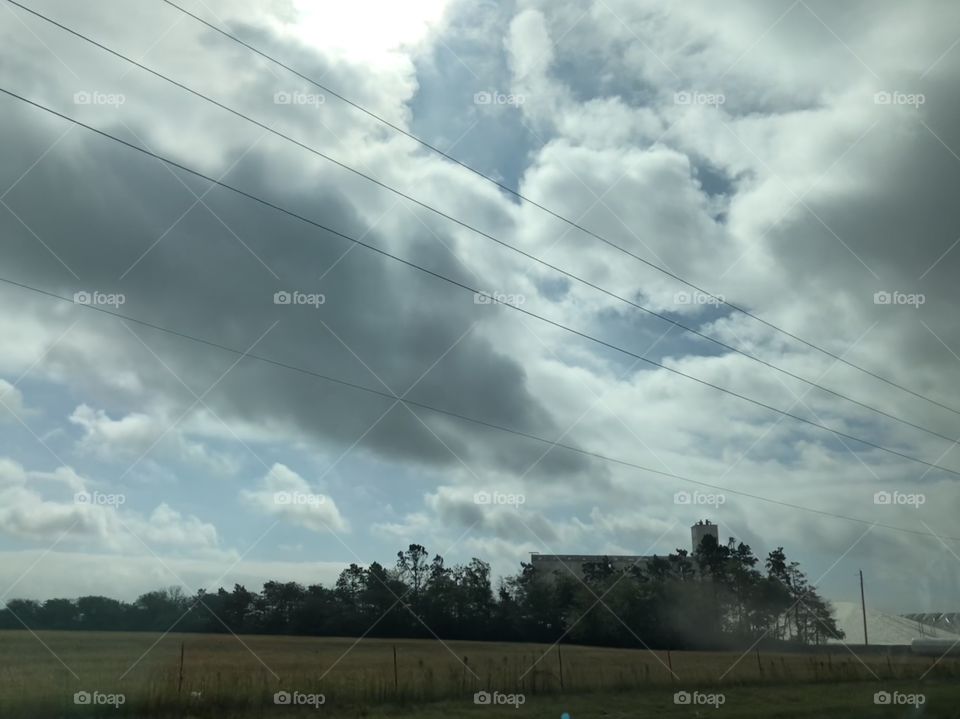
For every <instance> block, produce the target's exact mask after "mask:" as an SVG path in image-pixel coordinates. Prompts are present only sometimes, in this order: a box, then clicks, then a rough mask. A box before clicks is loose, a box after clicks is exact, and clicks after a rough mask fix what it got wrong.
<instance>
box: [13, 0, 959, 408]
mask: <svg viewBox="0 0 960 719" xmlns="http://www.w3.org/2000/svg"><path fill="white" fill-rule="evenodd" d="M8 2H13V0H8ZM162 2H164V3H166V4H167V5H169V6H170V7H173V8H175V9H177V10H178V11H180V12H181V13H183V14H184V15H187V16H189V17H191V18H193V19H194V20H195V21H197V22H199V23H201V24H202V25H204V26H206V27H208V28H210V29H211V30H213V31H215V32H217V33H219V34H220V35H222V36H224V37H226V38H228V39H230V40H232V41H233V42H236V43H238V44H239V45H242V46H243V47H245V48H247V49H248V50H250V51H251V52H253V53H255V54H256V55H259V56H260V57H262V58H264V59H265V60H268V61H269V62H271V63H273V64H275V65H277V66H278V67H281V68H283V69H284V70H286V71H288V72H290V73H292V74H293V75H295V76H296V77H299V78H300V79H301V80H304V81H306V82H308V83H310V84H311V85H313V86H314V87H317V88H319V89H320V90H323V91H324V92H325V93H328V94H329V95H330V96H332V97H335V98H337V99H338V100H340V101H342V102H344V103H346V104H347V105H349V106H351V107H353V108H354V109H356V110H359V111H360V112H362V113H364V114H365V115H367V116H368V117H370V118H372V119H374V120H376V121H377V122H379V123H381V124H383V125H385V126H386V127H389V128H390V129H392V130H394V131H395V132H398V133H400V134H401V135H403V136H405V137H407V138H409V139H410V140H413V141H414V142H416V143H417V144H419V145H421V146H422V147H424V148H426V149H428V150H430V151H431V152H434V153H436V154H437V155H439V156H441V157H443V158H445V159H447V160H449V161H450V162H452V163H454V164H456V165H459V166H460V167H462V168H463V169H465V170H467V171H469V172H471V173H473V174H474V175H476V176H477V177H480V178H482V179H484V180H486V181H487V182H490V183H491V184H493V185H495V186H496V187H498V188H500V189H501V190H503V191H504V192H506V193H508V194H510V195H512V196H513V197H515V198H517V199H518V200H521V201H522V202H526V203H527V204H529V205H531V206H533V207H536V208H538V209H539V210H542V211H543V212H545V213H547V214H548V215H550V216H552V217H554V218H555V219H557V220H560V221H561V222H563V223H565V224H567V225H569V226H570V227H573V228H575V229H577V230H579V231H580V232H583V233H584V234H586V235H589V236H590V237H593V238H594V239H596V240H599V241H601V242H603V243H604V244H606V245H609V246H610V247H612V248H614V249H615V250H617V251H619V252H621V253H623V254H625V255H628V256H629V257H632V258H633V259H635V260H637V261H638V262H641V263H643V264H645V265H647V266H648V267H650V268H651V269H654V270H656V271H657V272H660V273H661V274H664V275H666V276H667V277H670V278H671V279H674V280H676V281H677V282H680V283H681V284H683V285H685V286H686V287H689V288H690V289H692V290H695V291H697V292H701V293H703V294H704V295H705V296H708V297H710V298H711V299H712V300H714V301H715V302H717V303H719V304H723V305H725V306H727V307H729V308H730V309H731V310H733V311H735V312H739V313H740V314H743V315H745V316H747V317H750V318H751V319H753V320H755V321H757V322H760V323H761V324H763V325H765V326H767V327H769V328H770V329H772V330H775V331H777V332H779V333H781V334H783V335H785V336H786V337H789V338H791V339H793V340H795V341H796V342H799V343H801V344H803V345H805V346H806V347H809V348H810V349H814V350H816V351H818V352H821V353H822V354H824V355H826V356H828V357H831V358H832V359H834V360H836V361H837V362H839V363H841V364H843V365H846V366H847V367H850V368H852V369H855V370H858V371H860V372H863V373H864V374H867V375H869V376H870V377H873V378H874V379H877V380H879V381H881V382H884V383H885V384H887V385H889V386H891V387H895V388H897V389H899V390H901V391H902V392H906V393H907V394H910V395H912V396H914V397H916V398H918V399H922V400H924V401H926V402H929V403H931V404H934V405H936V406H937V407H940V408H942V409H945V410H947V411H949V412H953V413H954V414H957V415H960V410H958V409H956V408H954V407H951V406H950V405H947V404H944V403H943V402H940V401H938V400H936V399H933V398H932V397H929V396H927V395H924V394H921V393H920V392H917V391H915V390H912V389H910V388H909V387H906V386H905V385H902V384H900V383H899V382H896V381H895V380H892V379H889V378H887V377H884V376H883V375H881V374H879V373H877V372H874V371H873V370H870V369H867V368H866V367H863V366H862V365H859V364H856V363H854V362H852V361H850V360H848V359H846V358H844V357H843V356H842V355H839V354H837V353H835V352H831V351H830V350H828V349H826V348H824V347H821V346H820V345H818V344H815V343H814V342H811V341H809V340H806V339H804V338H803V337H800V336H799V335H796V334H794V333H792V332H790V331H789V330H786V329H784V328H783V327H780V326H779V325H777V324H774V323H773V322H770V321H769V320H765V319H764V318H763V317H760V316H759V315H757V314H755V313H753V312H751V311H749V310H747V309H745V308H743V307H741V306H739V305H736V304H734V303H733V302H730V301H729V300H727V299H725V298H724V297H722V296H720V295H717V294H714V293H712V292H709V291H708V290H706V289H704V288H702V287H700V286H699V285H697V284H695V283H694V282H691V281H690V280H687V279H685V278H683V277H682V276H680V275H678V274H676V273H674V272H671V271H670V270H668V269H666V268H665V267H661V266H660V265H658V264H656V263H654V262H651V261H650V260H648V259H646V258H644V257H641V256H640V255H637V254H636V253H634V252H631V251H630V250H628V249H627V248H625V247H623V246H621V245H618V244H617V243H615V242H613V241H612V240H609V239H607V238H606V237H604V236H602V235H600V234H599V233H597V232H594V231H593V230H590V229H588V228H586V227H584V226H583V225H581V224H579V223H578V222H577V221H574V220H571V219H569V218H568V217H565V216H564V215H562V214H561V213H559V212H557V211H556V210H552V209H550V208H549V207H547V206H545V205H543V204H541V203H540V202H537V201H536V200H533V199H531V198H530V197H529V196H527V195H525V194H523V193H521V192H519V191H518V190H514V189H513V188H512V187H510V186H509V185H506V184H504V183H502V182H500V181H499V180H497V179H496V178H494V177H491V176H489V175H487V174H485V173H484V172H482V171H480V170H478V169H476V168H475V167H473V166H472V165H469V164H467V163H466V162H464V161H462V160H459V159H458V158H456V157H454V156H453V155H451V154H449V153H447V152H444V151H443V150H441V149H440V148H438V147H436V146H435V145H433V144H431V143H430V142H428V141H427V140H424V139H423V138H421V137H419V136H417V135H415V134H414V133H412V132H410V131H409V130H405V129H404V128H402V127H400V126H399V125H396V124H395V123H392V122H390V121H389V120H387V119H386V118H385V117H383V116H381V115H379V114H377V113H375V112H373V111H372V110H369V109H368V108H366V107H364V106H363V105H361V104H360V103H358V102H356V101H355V100H351V99H350V98H348V97H346V96H344V95H342V94H341V93H338V92H336V91H335V90H333V89H332V88H330V87H329V86H327V85H324V84H323V83H321V82H319V81H318V80H315V79H313V78H311V77H309V76H308V75H306V74H304V73H302V72H300V71H299V70H296V69H295V68H293V67H292V66H290V65H288V64H287V63H284V62H283V61H281V60H279V59H277V58H276V57H274V56H273V55H270V54H269V53H267V52H265V51H263V50H261V49H259V48H258V47H256V46H255V45H253V44H251V43H249V42H247V41H245V40H243V39H242V38H240V37H238V36H236V35H234V34H233V33H231V32H229V31H227V30H224V29H223V28H221V27H218V26H217V25H215V24H213V23H211V22H209V21H208V20H205V19H203V18H202V17H200V16H199V15H196V14H194V13H192V12H190V11H189V10H187V9H185V8H183V7H181V6H180V5H178V4H177V3H175V2H172V0H162ZM14 4H15V5H18V6H19V7H23V6H22V5H20V4H19V3H16V2H14ZM24 9H29V8H24Z"/></svg>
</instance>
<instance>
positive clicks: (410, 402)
mask: <svg viewBox="0 0 960 719" xmlns="http://www.w3.org/2000/svg"><path fill="white" fill-rule="evenodd" d="M0 282H3V283H5V284H8V285H11V286H13V287H18V288H20V289H23V290H28V291H30V292H34V293H37V294H40V295H43V296H45V297H49V298H52V299H56V300H60V301H61V302H66V303H68V304H71V305H74V306H77V307H82V308H84V309H87V310H92V311H95V312H99V313H101V314H104V315H109V316H111V317H114V318H117V319H120V320H125V321H127V322H133V323H135V324H138V325H141V326H143V327H148V328H150V329H154V330H157V331H159V332H163V333H165V334H168V335H171V336H174V337H180V338H182V339H185V340H189V341H191V342H196V343H198V344H202V345H206V346H207V347H211V348H214V349H218V350H221V351H223V352H228V353H230V354H233V355H238V356H240V357H243V358H246V359H252V360H256V361H258V362H263V363H264V364H268V365H273V366H275V367H280V368H282V369H286V370H290V371H292V372H297V373H299V374H303V375H307V376H309V377H313V378H315V379H320V380H323V381H325V382H330V383H332V384H337V385H340V386H342V387H346V388H348V389H353V390H357V391H360V392H365V393H367V394H371V395H375V396H377V397H383V398H384V399H387V400H391V401H393V402H398V403H402V404H405V405H409V406H411V407H416V408H418V409H424V410H427V411H430V412H434V413H436V414H441V415H444V416H447V417H452V418H454V419H458V420H461V421H464V422H469V423H471V424H474V425H478V426H481V427H486V428H488V429H494V430H497V431H500V432H505V433H508V434H512V435H516V436H518V437H523V438H525V439H529V440H533V441H535V442H538V443H541V444H546V445H549V446H550V447H551V448H554V447H557V448H560V449H565V450H568V451H570V452H575V453H577V454H580V455H583V456H586V457H591V458H593V459H599V460H602V461H604V462H610V463H611V464H618V465H621V466H624V467H629V468H631V469H638V470H641V471H644V472H649V473H651V474H656V475H659V476H662V477H667V478H670V479H676V480H679V481H682V482H687V483H689V484H695V485H697V486H700V487H706V488H708V489H715V490H718V491H721V492H725V493H729V494H734V495H737V496H740V497H746V498H748V499H754V500H757V501H759V502H766V503H768V504H774V505H777V506H780V507H786V508H788V509H795V510H798V511H802V512H808V513H811V514H818V515H821V516H824V517H830V518H833V519H842V520H845V521H849V522H856V523H857V524H865V525H868V526H873V527H879V528H881V529H887V530H890V531H895V532H903V533H906V534H913V535H917V536H921V537H935V538H937V539H942V540H948V541H952V542H960V537H941V536H939V535H937V534H934V533H933V532H923V531H920V530H917V529H909V528H908V527H899V526H897V525H893V524H885V523H883V522H871V521H869V520H866V519H862V518H860V517H853V516H849V515H845V514H839V513H836V512H828V511H826V510H821V509H816V508H814V507H807V506H804V505H801V504H794V503H792V502H784V501H781V500H778V499H773V498H771V497H765V496H763V495H759V494H753V493H752V492H744V491H742V490H738V489H730V488H728V487H723V486H721V485H717V484H711V483H710V482H703V481H701V480H697V479H693V478H691V477H686V476H684V475H681V474H675V473H673V472H666V471H663V470H660V469H654V468H653V467H647V466H645V465H642V464H638V463H636V462H630V461H628V460H625V459H619V458H617V457H612V456H610V455H606V454H603V453H601V452H594V451H592V450H588V449H584V448H582V447H578V446H576V445H573V444H566V443H564V442H560V441H553V440H550V439H547V438H546V437H541V436H539V435H536V434H533V433H531V432H524V431H522V430H518V429H514V428H512V427H507V426H505V425H502V424H498V423H496V422H488V421H486V420H482V419H479V418H477V417H471V416H470V415H466V414H462V413H460V412H455V411H453V410H448V409H443V408H442V407H437V406H435V405H431V404H427V403H425V402H418V401H417V400H413V399H409V398H406V397H397V396H396V395H394V394H391V393H389V392H384V391H383V390H378V389H375V388H373V387H367V386H366V385H362V384H357V383H355V382H350V381H348V380H344V379H340V378H338V377H332V376H330V375H326V374H323V373H321V372H316V371H314V370H311V369H308V368H305V367H301V366H299V365H294V364H290V363H288V362H282V361H280V360H275V359H271V358H269V357H264V356H263V355H259V354H255V353H253V352H248V351H246V350H240V349H237V348H236V347H230V346H229V345H224V344H221V343H219V342H214V341H212V340H208V339H206V338H203V337H198V336H196V335H191V334H188V333H186V332H181V331H179V330H175V329H171V328H169V327H165V326H163V325H159V324H156V323H154V322H149V321H147V320H142V319H139V318H137V317H134V316H132V315H126V314H123V313H121V312H116V311H113V310H109V309H106V308H105V307H101V306H99V305H86V304H83V305H77V304H76V303H75V302H74V301H73V300H72V299H71V298H69V297H64V296H63V295H59V294H57V293H56V292H51V291H49V290H45V289H42V288H39V287H34V286H33V285H29V284H26V283H24V282H18V281H16V280H11V279H9V278H7V277H2V276H0Z"/></svg>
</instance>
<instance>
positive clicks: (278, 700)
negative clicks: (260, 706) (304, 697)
mask: <svg viewBox="0 0 960 719" xmlns="http://www.w3.org/2000/svg"><path fill="white" fill-rule="evenodd" d="M292 698H293V697H292V696H291V695H290V692H277V693H276V694H274V695H273V703H274V704H290V701H291V699H292Z"/></svg>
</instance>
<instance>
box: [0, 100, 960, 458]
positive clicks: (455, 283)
mask: <svg viewBox="0 0 960 719" xmlns="http://www.w3.org/2000/svg"><path fill="white" fill-rule="evenodd" d="M0 92H3V93H4V94H6V95H9V96H10V97H13V98H16V99H17V100H20V101H21V102H25V103H27V104H29V105H32V106H33V107H36V108H38V109H40V110H43V111H44V112H47V113H49V114H51V115H55V116H57V117H60V118H62V119H64V120H67V121H68V122H72V123H74V124H75V125H78V126H80V127H83V128H84V129H86V130H90V131H91V132H94V133H96V134H98V135H101V136H103V137H106V138H108V139H110V140H113V141H114V142H118V143H120V144H121V145H124V146H126V147H128V148H130V149H132V150H136V151H137V152H139V153H141V154H143V155H146V156H148V157H152V158H154V159H156V160H159V161H160V162H163V163H165V164H167V165H170V166H171V167H176V168H177V169H180V170H183V171H184V172H187V173H189V174H191V175H194V176H195V177H199V178H201V179H204V180H206V181H207V182H211V183H213V184H215V185H219V186H220V187H223V188H224V189H227V190H230V191H231V192H234V193H236V194H238V195H240V196H242V197H246V198H247V199H250V200H253V201H254V202H256V203H258V204H260V205H263V206H264V207H269V208H270V209H273V210H276V211H278V212H281V213H283V214H285V215H289V216H290V217H293V218H294V219H297V220H300V221H301V222H303V223H305V224H308V225H311V226H313V227H316V228H319V229H321V230H324V231H325V232H329V233H330V234H332V235H336V236H337V237H341V238H343V239H345V240H347V241H349V242H352V243H354V244H356V245H359V246H360V247H363V248H365V249H367V250H370V251H371V252H375V253H377V254H379V255H382V256H384V257H388V258H390V259H392V260H395V261H396V262H400V263H401V264H404V265H406V266H408V267H411V268H413V269H416V270H419V271H420V272H423V273H424V274H427V275H430V276H431V277H435V278H437V279H439V280H443V281H444V282H447V283H449V284H451V285H453V286H455V287H459V288H461V289H464V290H466V291H467V292H470V293H472V294H473V295H474V296H478V295H479V296H483V297H486V298H487V299H488V300H489V302H490V303H495V304H499V305H502V306H504V307H507V308H509V309H511V310H514V311H516V312H520V313H522V314H525V315H527V316H529V317H533V318H535V319H538V320H540V321H541V322H544V323H546V324H549V325H551V326H553V327H556V328H558V329H562V330H564V331H565V332H569V333H570V334H573V335H575V336H577V337H581V338H583V339H586V340H590V341H591V342H594V343H596V344H598V345H600V346H602V347H606V348H608V349H612V350H615V351H617V352H620V353H622V354H624V355H626V356H628V357H632V358H634V359H636V360H637V361H640V362H645V363H647V364H649V365H651V366H653V367H658V368H659V369H662V370H666V371H667V372H670V373H672V374H675V375H678V376H680V377H686V378H687V379H689V380H692V381H694V382H696V383H698V384H701V385H704V386H705V387H710V388H711V389H715V390H717V391H719V392H723V393H724V394H729V395H731V396H733V397H737V398H738V399H741V400H743V401H745V402H749V403H750V404H753V405H756V406H758V407H762V408H764V409H767V410H770V411H771V412H776V413H777V414H780V415H783V416H784V417H789V418H791V419H793V420H796V421H798V422H802V423H804V424H807V425H810V426H811V427H817V428H819V429H821V430H824V431H826V432H830V433H831V434H834V435H836V436H838V437H843V438H845V439H849V440H851V441H854V442H858V443H860V444H863V445H866V446H868V447H873V448H874V449H879V450H881V451H883V452H886V453H888V454H892V455H894V456H897V457H901V458H902V459H906V460H909V461H911V462H916V463H918V464H922V465H924V466H926V467H930V468H931V469H939V470H941V471H943V472H948V473H950V474H953V475H956V476H960V471H957V470H954V469H949V468H947V467H943V466H941V465H939V464H936V463H933V462H927V461H926V460H923V459H920V458H918V457H913V456H912V455H909V454H905V453H904V452H900V451H898V450H895V449H891V448H889V447H885V446H884V445H882V444H878V443H876V442H871V441H870V440H867V439H862V438H860V437H855V436H854V435H851V434H847V433H846V432H841V431H840V430H836V429H832V428H831V427H828V426H827V425H825V424H820V423H819V422H815V421H813V420H810V419H806V418H805V417H801V416H799V415H796V414H792V413H790V412H787V411H785V410H781V409H777V408H776V407H774V406H773V405H769V404H766V403H765V402H761V401H759V400H756V399H752V398H751V397H747V396H746V395H743V394H740V393H738V392H734V391H733V390H729V389H726V388H725V387H721V386H720V385H716V384H713V383H712V382H708V381H706V380H702V379H700V378H698V377H694V376H693V375H689V374H687V373H685V372H681V371H680V370H678V369H674V368H673V367H668V366H667V365H664V364H661V363H660V362H656V361H654V360H651V359H648V358H646V357H644V356H643V355H639V354H637V353H635V352H632V351H630V350H628V349H624V348H623V347H620V346H618V345H615V344H612V343H610V342H607V341H605V340H602V339H600V338H598V337H594V336H592V335H589V334H587V333H585V332H581V331H580V330H577V329H575V328H573V327H570V326H568V325H565V324H563V323H561V322H557V321H555V320H551V319H549V318H548V317H544V316H543V315H539V314H537V313H535V312H532V311H530V310H526V309H523V308H522V307H520V306H518V305H516V304H511V303H509V302H507V301H505V300H502V299H499V298H497V297H496V296H494V295H491V294H489V293H487V292H484V291H482V290H478V289H476V288H474V287H471V286H470V285H467V284H465V283H463V282H460V281H458V280H455V279H452V278H450V277H447V276H446V275H442V274H440V273H439V272H435V271H434V270H431V269H428V268H426V267H424V266H422V265H418V264H416V263H415V262H411V261H410V260H405V259H403V258H402V257H399V256H398V255H394V254H391V253H390V252H387V251H386V250H383V249H380V248H379V247H375V246H373V245H370V244H368V243H366V242H363V241H362V240H358V239H356V238H353V237H351V236H350V235H346V234H344V233H342V232H340V231H338V230H335V229H333V228H331V227H327V226H326V225H323V224H321V223H319V222H316V221H314V220H311V219H310V218H308V217H304V216H303V215H300V214H297V213H296V212H293V211H292V210H288V209H286V208H284V207H281V206H280V205H277V204H274V203H273V202H270V201H269V200H264V199H263V198H261V197H258V196H257V195H253V194H251V193H249V192H246V191H245V190H241V189H239V188H237V187H234V186H233V185H230V184H227V183H226V182H223V181H222V180H217V179H215V178H213V177H210V176H209V175H205V174H203V173H202V172H199V171H197V170H194V169H192V168H190V167H187V166H186V165H183V164H181V163H179V162H176V161H175V160H171V159H169V158H167V157H164V156H163V155H159V154H157V153H155V152H151V151H150V150H147V149H145V148H142V147H138V146H137V145H134V144H133V143H130V142H128V141H126V140H123V139H121V138H119V137H116V136H115V135H111V134H110V133H108V132H105V131H104V130H100V129H98V128H95V127H93V126H91V125H87V124H86V123H83V122H81V121H79V120H76V119H74V118H72V117H70V116H68V115H64V114H63V113H61V112H58V111H56V110H54V109H52V108H49V107H46V106H45V105H41V104H40V103H38V102H35V101H33V100H30V99H28V98H25V97H23V96H21V95H18V94H17V93H15V92H12V91H11V90H7V89H6V88H2V87H0Z"/></svg>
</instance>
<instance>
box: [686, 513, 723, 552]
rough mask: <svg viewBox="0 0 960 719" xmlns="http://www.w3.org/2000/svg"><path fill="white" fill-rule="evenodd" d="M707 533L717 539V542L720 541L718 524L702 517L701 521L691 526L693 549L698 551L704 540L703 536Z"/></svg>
mask: <svg viewBox="0 0 960 719" xmlns="http://www.w3.org/2000/svg"><path fill="white" fill-rule="evenodd" d="M707 535H710V536H711V537H713V538H714V539H716V540H717V544H719V543H720V530H719V528H718V527H717V525H716V524H713V523H712V522H711V521H710V520H709V519H701V520H700V521H699V522H697V523H696V524H694V525H693V526H692V527H690V539H691V542H692V549H691V551H693V552H696V551H697V549H698V548H699V547H700V542H702V541H703V538H704V537H706V536H707Z"/></svg>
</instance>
